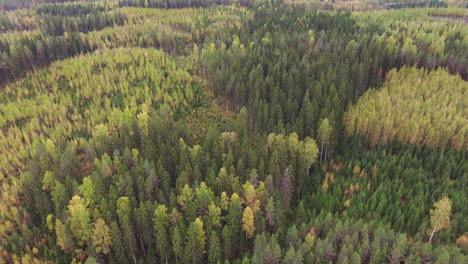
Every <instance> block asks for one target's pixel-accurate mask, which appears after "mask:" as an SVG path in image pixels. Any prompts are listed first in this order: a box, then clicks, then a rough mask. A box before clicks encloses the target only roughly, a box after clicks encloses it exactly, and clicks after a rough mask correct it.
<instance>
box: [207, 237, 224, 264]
mask: <svg viewBox="0 0 468 264" xmlns="http://www.w3.org/2000/svg"><path fill="white" fill-rule="evenodd" d="M221 258H222V252H221V244H220V241H219V238H218V234H217V233H216V232H215V231H211V235H210V240H209V243H208V261H209V263H217V262H218V261H220V260H221Z"/></svg>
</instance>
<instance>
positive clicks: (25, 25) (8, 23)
mask: <svg viewBox="0 0 468 264" xmlns="http://www.w3.org/2000/svg"><path fill="white" fill-rule="evenodd" d="M36 28H37V23H36V19H35V16H34V14H33V13H32V12H31V11H27V10H17V11H10V12H5V11H0V33H4V32H8V31H15V30H18V31H23V30H33V29H36Z"/></svg>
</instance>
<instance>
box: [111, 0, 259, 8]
mask: <svg viewBox="0 0 468 264" xmlns="http://www.w3.org/2000/svg"><path fill="white" fill-rule="evenodd" d="M118 2H119V6H134V7H148V8H189V7H193V8H199V7H210V6H215V5H232V4H239V5H241V6H246V7H252V6H255V5H256V4H259V3H261V2H265V1H264V0H253V1H252V0H239V1H233V0H119V1H118Z"/></svg>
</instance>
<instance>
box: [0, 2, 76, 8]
mask: <svg viewBox="0 0 468 264" xmlns="http://www.w3.org/2000/svg"><path fill="white" fill-rule="evenodd" d="M74 1H78V0H0V10H6V11H9V10H15V9H21V8H34V7H36V6H37V5H40V4H43V3H65V2H74Z"/></svg>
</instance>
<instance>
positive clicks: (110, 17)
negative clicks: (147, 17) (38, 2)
mask: <svg viewBox="0 0 468 264" xmlns="http://www.w3.org/2000/svg"><path fill="white" fill-rule="evenodd" d="M41 20H42V21H41V22H42V30H43V31H44V32H45V33H46V34H47V35H51V36H60V35H63V34H64V33H65V32H67V33H73V32H83V33H87V32H88V31H94V30H102V29H104V28H106V27H113V26H114V25H118V26H122V25H124V24H125V21H126V17H125V16H124V14H123V13H122V12H119V11H111V12H105V13H104V12H99V13H96V14H87V15H86V16H82V17H70V16H49V15H46V16H42V17H41Z"/></svg>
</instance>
